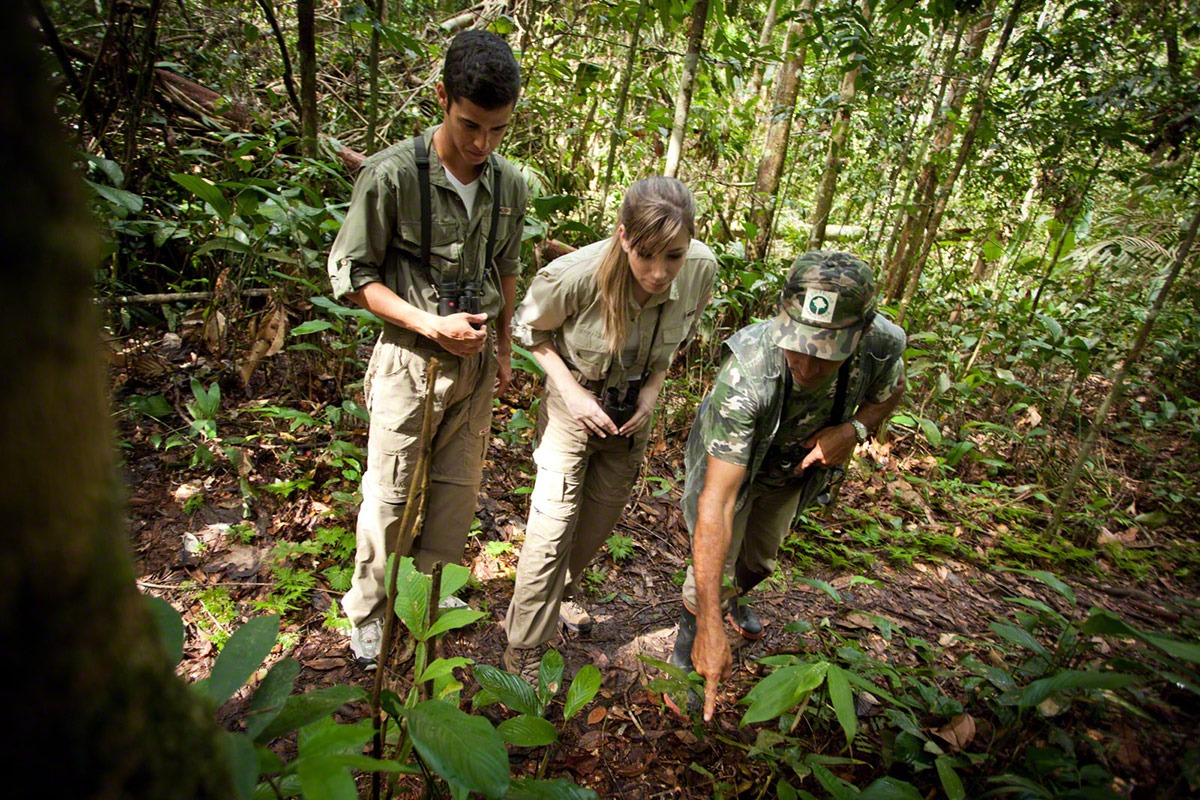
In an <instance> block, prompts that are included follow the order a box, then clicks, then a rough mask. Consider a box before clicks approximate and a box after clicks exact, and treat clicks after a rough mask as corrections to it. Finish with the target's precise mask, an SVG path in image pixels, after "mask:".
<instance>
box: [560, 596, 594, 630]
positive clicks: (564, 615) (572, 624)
mask: <svg viewBox="0 0 1200 800" xmlns="http://www.w3.org/2000/svg"><path fill="white" fill-rule="evenodd" d="M558 619H559V621H560V622H562V624H563V625H566V626H567V630H569V631H571V632H572V633H591V632H592V615H591V614H589V613H588V612H587V609H586V608H584V607H583V606H581V605H579V603H576V602H575V601H574V600H563V601H562V604H561V605H559V607H558Z"/></svg>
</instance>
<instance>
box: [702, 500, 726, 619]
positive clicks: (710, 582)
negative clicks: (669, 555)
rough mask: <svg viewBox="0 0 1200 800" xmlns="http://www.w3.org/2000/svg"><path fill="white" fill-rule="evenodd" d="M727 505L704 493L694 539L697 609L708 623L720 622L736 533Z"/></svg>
mask: <svg viewBox="0 0 1200 800" xmlns="http://www.w3.org/2000/svg"><path fill="white" fill-rule="evenodd" d="M724 505H725V504H722V503H719V502H717V501H714V500H706V498H705V497H704V496H703V495H701V498H700V508H699V514H698V516H697V519H696V535H695V536H694V537H693V539H692V571H693V572H694V573H695V576H696V605H697V606H698V607H697V608H696V609H695V612H696V616H697V617H698V618H700V619H701V620H702V621H703V622H704V623H705V624H716V625H720V624H721V580H722V578H723V577H724V575H725V559H726V558H728V556H729V540H730V538H731V536H732V532H733V509H732V507H730V508H729V509H728V510H727V509H726V508H725V507H724ZM727 511H728V513H727Z"/></svg>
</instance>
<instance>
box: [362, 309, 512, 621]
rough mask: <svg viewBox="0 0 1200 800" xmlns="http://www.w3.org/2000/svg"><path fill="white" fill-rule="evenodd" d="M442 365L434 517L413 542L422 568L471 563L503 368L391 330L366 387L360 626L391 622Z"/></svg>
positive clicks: (432, 483)
mask: <svg viewBox="0 0 1200 800" xmlns="http://www.w3.org/2000/svg"><path fill="white" fill-rule="evenodd" d="M435 357H436V358H437V360H438V363H439V364H440V370H439V373H438V377H437V381H436V383H435V385H434V387H433V392H434V409H433V414H434V418H433V420H432V428H431V430H432V435H433V441H432V444H431V447H430V461H429V489H428V493H427V495H426V503H425V517H424V521H423V523H422V525H421V528H420V530H419V531H418V532H417V536H416V538H415V540H414V542H413V545H412V549H411V551H410V552H408V553H402V555H411V556H412V557H413V560H414V561H415V562H416V565H417V568H418V569H420V570H422V571H424V572H429V571H430V570H432V569H433V565H434V564H435V563H436V562H438V561H441V562H444V563H448V564H457V563H458V562H459V561H460V560H461V559H462V553H463V549H464V547H465V546H466V542H467V534H468V533H469V531H470V529H471V521H472V520H473V519H474V517H475V505H476V500H477V497H478V494H479V482H480V479H481V477H482V473H483V456H484V452H485V451H486V449H487V441H488V432H489V430H490V428H491V420H492V389H493V387H494V385H495V381H496V371H497V362H496V357H495V354H494V353H493V352H492V348H491V346H490V344H489V345H488V346H485V347H484V349H483V352H481V353H479V354H478V355H475V356H470V357H467V358H460V357H458V356H454V355H451V354H450V353H448V352H446V351H445V350H442V349H441V348H440V347H439V346H437V345H436V344H434V343H433V342H431V341H430V340H428V339H425V338H424V337H421V336H418V335H417V334H415V333H413V332H412V331H409V330H405V329H401V328H398V327H395V326H392V325H388V326H386V327H385V328H384V332H383V335H382V336H380V338H379V341H378V342H377V343H376V345H375V350H374V352H373V353H372V354H371V362H370V364H368V366H367V375H366V379H365V381H364V388H365V394H366V399H367V409H368V411H370V413H371V428H370V435H369V438H368V440H367V471H366V474H365V475H363V481H362V493H363V502H362V506H361V507H360V508H359V511H358V529H357V539H358V552H357V554H356V556H355V565H354V578H353V583H352V585H351V587H350V591H349V592H347V593H346V596H345V598H343V601H342V605H343V608H344V609H345V611H346V616H347V617H349V618H350V621H351V622H352V623H353V624H354V625H355V626H360V625H362V624H363V623H364V622H366V621H368V620H370V619H373V618H375V617H378V616H379V615H381V614H382V613H383V610H384V608H383V607H384V601H385V599H386V590H385V584H384V579H385V575H384V573H385V571H386V567H387V556H388V553H389V552H390V549H391V548H392V547H394V546H395V542H396V539H397V536H398V534H399V530H400V522H401V519H402V518H403V516H404V508H405V504H406V502H407V500H408V492H409V485H410V483H411V482H412V473H413V469H414V468H415V466H416V461H417V452H418V450H419V448H420V445H421V441H420V438H421V427H422V424H423V423H424V417H425V396H426V393H427V388H428V387H427V381H426V373H425V370H426V367H427V365H428V363H429V359H430V358H435Z"/></svg>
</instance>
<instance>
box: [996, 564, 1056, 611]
mask: <svg viewBox="0 0 1200 800" xmlns="http://www.w3.org/2000/svg"><path fill="white" fill-rule="evenodd" d="M996 569H997V570H1000V571H1001V572H1015V573H1017V574H1018V575H1025V576H1027V577H1030V578H1035V579H1036V580H1039V581H1041V582H1042V583H1044V584H1046V585H1047V586H1049V587H1050V588H1051V589H1053V590H1054V591H1056V592H1058V593H1059V594H1060V595H1062V596H1063V597H1065V598H1066V599H1067V602H1068V603H1070V604H1071V605H1075V590H1074V589H1072V588H1071V587H1070V586H1068V585H1067V584H1066V583H1064V582H1063V581H1062V579H1060V578H1059V577H1058V576H1057V575H1053V574H1051V573H1049V572H1046V571H1045V570H1040V569H1016V568H1015V567H996Z"/></svg>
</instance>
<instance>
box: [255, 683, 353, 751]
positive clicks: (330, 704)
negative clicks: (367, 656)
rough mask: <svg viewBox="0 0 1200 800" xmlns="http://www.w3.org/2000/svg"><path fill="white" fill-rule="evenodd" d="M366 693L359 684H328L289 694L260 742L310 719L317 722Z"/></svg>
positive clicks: (260, 737)
mask: <svg viewBox="0 0 1200 800" xmlns="http://www.w3.org/2000/svg"><path fill="white" fill-rule="evenodd" d="M366 697H367V692H366V690H365V689H363V688H361V687H359V686H328V687H326V688H324V689H316V690H314V691H311V692H309V693H307V694H300V695H293V696H291V697H289V698H288V700H287V703H285V704H284V706H283V710H282V711H280V712H279V714H277V715H276V716H275V719H273V720H271V722H270V724H268V725H267V727H266V728H264V729H263V730H262V731H261V732H260V733H259V734H258V736H256V737H255V739H254V740H255V741H256V742H258V743H259V744H265V743H267V742H270V741H272V740H273V739H278V738H279V737H280V736H282V735H283V734H285V733H289V732H291V731H294V730H295V729H296V728H302V727H304V726H305V725H308V724H309V723H312V722H316V721H317V720H319V719H321V717H324V716H326V715H328V714H332V713H333V712H334V711H337V710H338V709H339V708H341V707H342V706H344V705H346V703H352V702H354V701H355V700H364V699H366Z"/></svg>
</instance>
